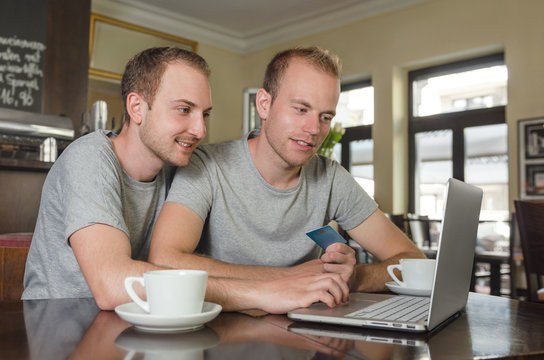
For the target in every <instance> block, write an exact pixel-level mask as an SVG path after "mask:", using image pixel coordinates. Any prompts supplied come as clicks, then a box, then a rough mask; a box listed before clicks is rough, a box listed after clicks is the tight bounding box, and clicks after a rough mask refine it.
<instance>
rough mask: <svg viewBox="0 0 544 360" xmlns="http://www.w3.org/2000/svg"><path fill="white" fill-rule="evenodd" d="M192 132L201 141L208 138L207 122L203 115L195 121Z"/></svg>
mask: <svg viewBox="0 0 544 360" xmlns="http://www.w3.org/2000/svg"><path fill="white" fill-rule="evenodd" d="M190 132H191V134H192V135H193V136H194V137H196V138H197V139H199V140H200V139H203V138H204V136H206V121H205V118H204V115H203V114H200V115H199V116H196V117H195V118H194V119H193V122H192V124H191V129H190Z"/></svg>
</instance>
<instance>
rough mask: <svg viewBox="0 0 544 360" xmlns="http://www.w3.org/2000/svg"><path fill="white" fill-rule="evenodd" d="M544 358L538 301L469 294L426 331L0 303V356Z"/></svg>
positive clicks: (73, 304)
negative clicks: (129, 317)
mask: <svg viewBox="0 0 544 360" xmlns="http://www.w3.org/2000/svg"><path fill="white" fill-rule="evenodd" d="M529 354H533V356H536V354H540V355H542V356H543V357H544V305H542V304H535V303H526V302H519V301H517V300H509V299H506V298H501V297H496V296H488V295H481V294H474V293H471V294H470V296H469V303H468V306H467V308H466V311H465V312H463V313H461V314H460V316H459V317H458V318H456V319H455V320H453V321H451V322H450V323H448V324H447V325H445V326H443V327H441V328H439V329H438V330H436V331H433V332H431V333H428V334H410V333H401V332H394V331H386V330H373V329H361V328H355V327H346V326H334V325H324V324H313V323H305V322H294V321H292V320H290V319H288V318H287V317H286V316H283V315H266V316H261V317H252V316H249V315H245V314H241V313H222V314H220V315H219V316H218V317H217V318H216V319H215V320H213V321H211V322H209V323H208V324H207V325H206V326H205V327H203V328H201V329H199V330H196V331H192V332H185V333H173V334H157V333H145V332H141V331H138V330H136V329H135V328H134V327H133V326H132V325H131V324H129V323H126V322H125V321H123V320H121V319H120V318H119V317H118V316H117V314H116V313H115V312H112V311H100V310H99V309H98V307H97V306H96V304H95V303H94V301H93V300H92V299H61V300H39V301H24V302H23V301H19V302H11V303H10V302H0V358H1V359H4V358H5V359H67V358H72V359H104V358H107V359H143V358H145V359H174V358H176V359H182V358H183V359H253V358H257V359H429V358H433V359H435V358H440V359H448V358H451V359H459V358H473V357H486V358H488V357H506V356H515V357H518V358H521V357H523V356H528V355H529Z"/></svg>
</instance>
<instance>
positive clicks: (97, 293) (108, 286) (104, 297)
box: [88, 259, 164, 310]
mask: <svg viewBox="0 0 544 360" xmlns="http://www.w3.org/2000/svg"><path fill="white" fill-rule="evenodd" d="M112 265H113V264H112ZM163 269H164V268H163V267H159V266H156V265H153V264H150V263H147V262H144V261H136V260H132V259H127V260H121V261H117V262H115V263H114V266H111V267H110V266H103V267H102V268H101V269H96V270H94V274H95V275H94V276H93V280H92V281H91V282H89V281H88V283H89V287H90V289H91V292H92V293H93V297H94V298H95V301H96V303H97V305H98V307H99V308H100V309H102V310H113V309H115V307H116V306H118V305H121V304H125V303H127V302H130V301H132V300H131V298H130V297H129V296H128V293H127V291H126V290H125V278H126V277H128V276H143V274H144V272H146V271H152V270H163ZM134 290H136V292H137V293H138V295H139V296H140V297H141V298H143V299H145V289H144V288H143V287H142V286H140V285H139V284H134Z"/></svg>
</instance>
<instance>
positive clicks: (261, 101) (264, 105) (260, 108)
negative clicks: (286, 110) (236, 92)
mask: <svg viewBox="0 0 544 360" xmlns="http://www.w3.org/2000/svg"><path fill="white" fill-rule="evenodd" d="M255 105H256V107H257V112H258V113H259V116H260V117H261V119H263V121H264V120H266V119H268V113H269V112H270V106H271V105H272V95H270V94H269V93H268V92H267V91H266V90H265V89H263V88H260V89H259V90H258V91H257V96H256V98H255Z"/></svg>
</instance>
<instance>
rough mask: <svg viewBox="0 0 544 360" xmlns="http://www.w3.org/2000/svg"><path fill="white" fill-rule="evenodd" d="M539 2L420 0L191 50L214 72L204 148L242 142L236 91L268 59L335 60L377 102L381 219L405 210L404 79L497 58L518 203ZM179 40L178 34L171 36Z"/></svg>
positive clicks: (539, 57) (257, 80)
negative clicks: (232, 45)
mask: <svg viewBox="0 0 544 360" xmlns="http://www.w3.org/2000/svg"><path fill="white" fill-rule="evenodd" d="M542 14H544V1H541V0H428V1H423V2H421V3H418V4H416V5H413V6H410V7H407V8H404V9H401V10H397V11H394V12H391V13H388V14H385V15H380V16H375V17H372V18H368V19H364V20H361V21H357V22H353V23H351V24H348V25H345V26H343V27H340V28H336V29H333V30H329V31H326V32H322V33H319V34H316V35H312V36H308V37H304V38H301V39H297V40H295V41H289V42H285V43H282V44H279V45H275V46H273V47H269V48H266V49H264V50H260V51H255V52H252V53H249V54H243V55H241V54H237V53H231V52H228V51H225V50H221V49H218V48H216V47H213V46H207V45H205V44H199V53H200V54H201V55H202V56H204V57H205V58H206V59H207V60H208V62H209V63H210V65H211V67H212V72H213V73H212V77H211V84H212V98H213V104H214V111H213V115H212V118H211V120H210V122H209V124H208V141H209V142H219V141H224V140H230V139H237V138H239V137H240V134H241V129H242V91H243V89H244V88H245V87H255V86H259V85H260V84H261V82H262V76H263V73H264V67H265V66H266V63H267V62H268V61H269V59H270V58H271V57H272V56H273V54H274V53H275V52H277V51H279V50H281V49H284V48H287V47H290V46H294V45H313V44H315V45H320V46H323V47H325V48H328V49H330V50H332V51H334V52H336V53H338V54H339V55H340V56H341V57H342V59H343V62H344V78H345V80H346V81H347V80H353V79H359V78H371V79H372V82H373V85H374V89H375V90H374V91H375V92H374V96H375V125H374V140H375V146H374V149H375V150H374V168H375V169H374V175H375V180H376V187H375V197H376V200H377V201H378V203H379V204H380V206H381V208H382V209H383V210H384V211H388V212H395V213H400V212H405V211H406V210H407V202H408V185H407V184H408V166H407V162H408V150H407V135H406V133H407V128H408V126H407V107H408V105H407V104H408V103H407V86H408V85H407V72H408V71H409V70H412V69H417V68H422V67H426V66H430V65H436V64H441V63H447V62H451V61H455V60H461V59H467V58H471V57H476V56H480V55H486V54H490V53H494V52H499V51H504V53H505V60H506V64H507V66H508V71H509V82H508V106H507V110H506V117H507V119H506V120H507V122H508V125H509V138H508V146H509V158H510V165H509V166H510V170H509V176H510V187H509V191H510V199H511V200H512V199H514V198H517V196H518V161H517V159H518V151H517V121H518V120H519V119H523V118H530V117H537V116H544V101H542V97H543V94H544V41H543V39H544V22H543V21H542ZM177 35H180V36H183V35H182V34H177Z"/></svg>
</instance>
